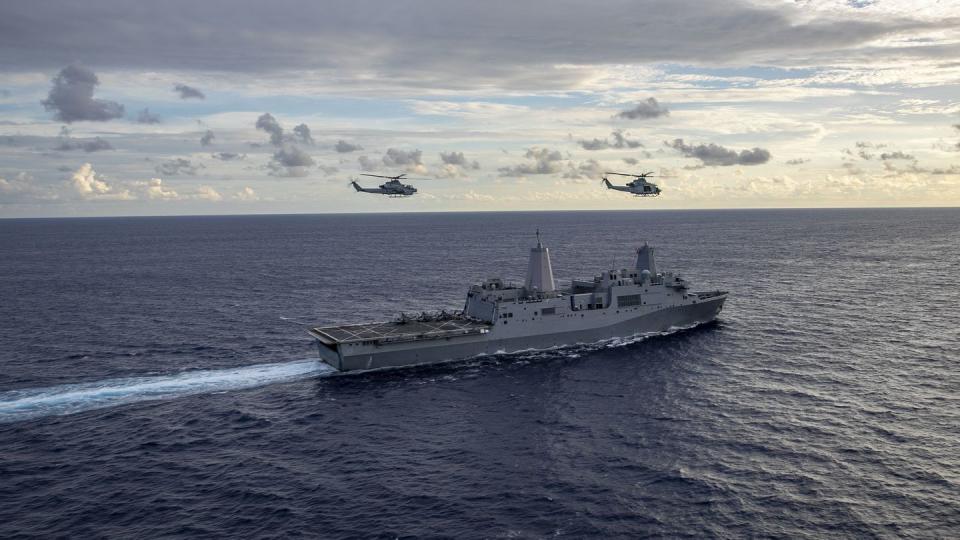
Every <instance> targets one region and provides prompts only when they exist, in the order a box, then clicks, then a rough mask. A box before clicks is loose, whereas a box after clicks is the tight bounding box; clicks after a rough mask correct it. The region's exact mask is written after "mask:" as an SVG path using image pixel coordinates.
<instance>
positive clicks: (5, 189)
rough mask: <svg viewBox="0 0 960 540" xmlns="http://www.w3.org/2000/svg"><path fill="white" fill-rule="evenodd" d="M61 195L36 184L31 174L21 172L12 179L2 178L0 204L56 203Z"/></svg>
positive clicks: (0, 181) (0, 180)
mask: <svg viewBox="0 0 960 540" xmlns="http://www.w3.org/2000/svg"><path fill="white" fill-rule="evenodd" d="M59 198H60V196H59V194H58V193H57V192H56V191H54V190H51V189H49V188H45V187H41V186H38V185H37V184H36V181H35V179H34V178H33V176H32V175H30V173H27V172H23V171H21V172H19V173H17V174H16V175H15V176H13V177H11V178H4V177H2V176H0V204H17V203H36V202H45V201H55V200H57V199H59Z"/></svg>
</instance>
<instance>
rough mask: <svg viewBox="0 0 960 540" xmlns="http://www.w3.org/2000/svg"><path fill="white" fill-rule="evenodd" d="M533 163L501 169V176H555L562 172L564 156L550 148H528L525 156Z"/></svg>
mask: <svg viewBox="0 0 960 540" xmlns="http://www.w3.org/2000/svg"><path fill="white" fill-rule="evenodd" d="M524 157H526V158H527V159H531V160H533V163H521V164H519V165H515V166H513V167H500V168H499V169H498V171H499V172H500V176H527V175H532V174H555V173H558V172H560V168H561V167H560V162H561V161H563V154H561V153H560V151H559V150H550V149H549V148H528V149H527V153H526V154H524Z"/></svg>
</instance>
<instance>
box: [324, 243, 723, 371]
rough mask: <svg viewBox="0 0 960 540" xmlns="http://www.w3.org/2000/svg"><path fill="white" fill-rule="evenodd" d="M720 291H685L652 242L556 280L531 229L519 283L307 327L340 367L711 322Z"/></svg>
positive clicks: (432, 359)
mask: <svg viewBox="0 0 960 540" xmlns="http://www.w3.org/2000/svg"><path fill="white" fill-rule="evenodd" d="M726 298H727V292H726V291H709V292H691V291H690V284H689V283H688V282H687V281H686V280H684V279H683V278H682V277H680V276H679V275H676V274H673V273H670V272H664V273H661V272H658V271H657V266H656V262H655V261H654V248H652V247H650V246H648V245H646V244H644V245H643V246H642V247H641V248H639V249H638V250H637V259H636V264H635V265H634V267H633V268H630V269H626V268H625V269H621V270H606V271H604V272H602V273H601V274H600V275H598V276H596V277H594V278H593V279H586V280H579V279H574V280H572V281H571V282H570V287H569V288H563V289H561V288H558V287H557V286H556V282H555V281H554V278H553V269H552V268H551V266H550V252H549V250H548V249H547V248H546V247H544V246H543V243H542V242H541V240H540V233H539V231H538V232H537V245H536V247H534V248H532V249H531V250H530V261H529V265H528V267H527V277H526V282H525V284H524V285H523V286H522V287H521V286H517V285H512V284H509V283H506V282H505V281H504V280H503V279H501V278H492V279H487V280H486V281H484V282H483V283H478V284H475V285H473V286H471V287H470V290H469V291H468V292H467V300H466V304H465V305H464V308H463V310H462V311H454V312H446V311H441V312H438V313H420V314H418V315H416V316H408V315H406V314H401V315H400V317H398V318H397V319H395V320H393V321H389V322H379V323H365V324H348V325H342V326H324V327H319V326H318V327H313V328H310V329H309V332H310V334H311V335H312V336H313V337H314V338H316V340H317V348H318V350H319V351H320V359H321V360H322V361H324V362H326V363H327V364H329V365H330V366H332V367H334V368H335V369H337V370H339V371H355V370H373V369H383V368H396V367H402V366H412V365H418V364H432V363H438V362H450V361H455V360H464V359H467V358H472V357H477V356H483V355H491V354H509V353H515V352H521V351H529V350H542V349H550V348H559V347H564V346H571V345H577V344H586V343H595V342H600V341H603V340H607V339H612V338H627V337H632V336H637V335H642V334H649V333H659V332H665V331H668V330H671V329H676V328H686V327H691V326H695V325H697V324H701V323H705V322H709V321H712V320H713V319H715V318H716V317H717V314H719V313H720V310H721V309H722V308H723V303H724V301H725V300H726Z"/></svg>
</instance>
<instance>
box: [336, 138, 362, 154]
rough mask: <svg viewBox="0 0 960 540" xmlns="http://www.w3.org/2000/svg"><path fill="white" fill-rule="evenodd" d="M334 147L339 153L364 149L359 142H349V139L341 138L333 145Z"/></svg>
mask: <svg viewBox="0 0 960 540" xmlns="http://www.w3.org/2000/svg"><path fill="white" fill-rule="evenodd" d="M333 149H334V150H336V151H337V152H338V153H341V154H346V153H349V152H356V151H358V150H363V147H362V146H360V145H359V144H353V143H348V142H347V141H345V140H343V139H340V140H339V141H337V144H335V145H333Z"/></svg>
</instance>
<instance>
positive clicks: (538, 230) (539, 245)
mask: <svg viewBox="0 0 960 540" xmlns="http://www.w3.org/2000/svg"><path fill="white" fill-rule="evenodd" d="M537 247H538V248H539V247H543V244H541V243H540V228H539V227H537Z"/></svg>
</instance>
